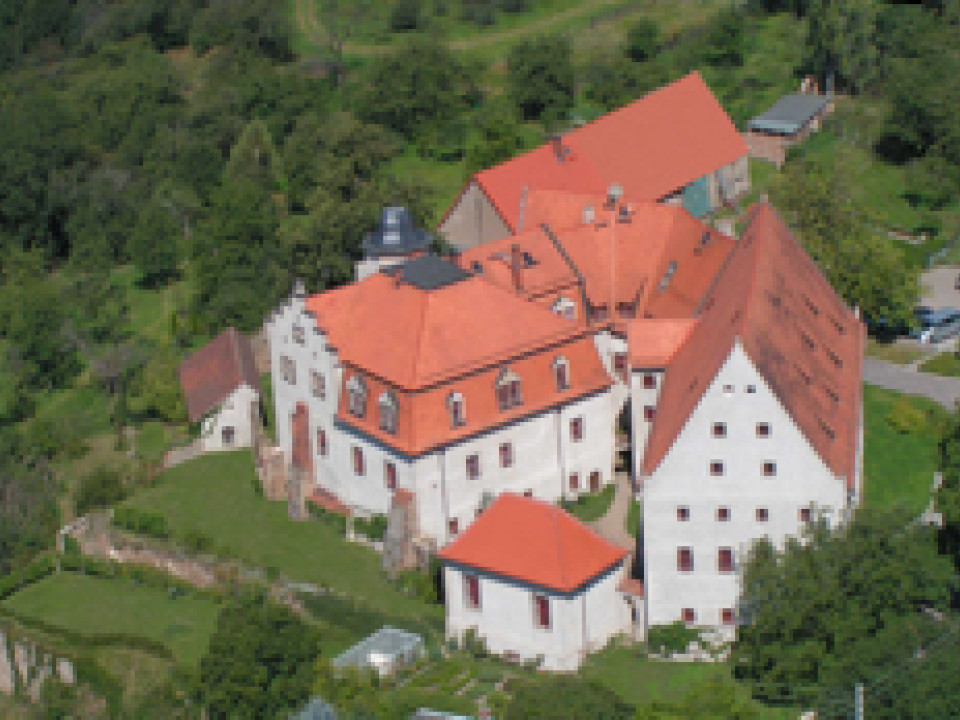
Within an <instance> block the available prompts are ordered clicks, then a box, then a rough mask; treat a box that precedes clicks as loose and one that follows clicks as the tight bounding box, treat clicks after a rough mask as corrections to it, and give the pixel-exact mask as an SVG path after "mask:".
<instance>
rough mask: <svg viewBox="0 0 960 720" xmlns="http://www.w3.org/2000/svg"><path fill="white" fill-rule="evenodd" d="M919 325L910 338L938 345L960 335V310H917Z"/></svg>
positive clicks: (916, 315)
mask: <svg viewBox="0 0 960 720" xmlns="http://www.w3.org/2000/svg"><path fill="white" fill-rule="evenodd" d="M914 316H915V317H916V319H917V325H916V326H915V327H914V328H913V330H912V331H911V332H910V337H912V338H914V339H915V340H917V341H919V342H921V343H924V344H926V343H929V344H936V343H939V342H943V341H944V340H949V339H950V338H952V337H954V336H955V335H957V334H958V333H960V310H958V309H957V308H940V309H939V310H931V309H930V308H917V310H916V312H915V314H914Z"/></svg>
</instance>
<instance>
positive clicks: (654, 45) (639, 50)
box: [626, 18, 660, 62]
mask: <svg viewBox="0 0 960 720" xmlns="http://www.w3.org/2000/svg"><path fill="white" fill-rule="evenodd" d="M659 49H660V28H659V27H657V24H656V23H655V22H654V21H653V20H650V19H649V18H642V19H640V20H638V21H637V22H635V23H634V24H633V25H631V26H630V29H629V30H627V47H626V53H627V57H628V58H630V59H631V60H634V61H636V62H644V61H646V60H650V59H651V58H653V57H654V56H655V55H656V54H657V51H658V50H659Z"/></svg>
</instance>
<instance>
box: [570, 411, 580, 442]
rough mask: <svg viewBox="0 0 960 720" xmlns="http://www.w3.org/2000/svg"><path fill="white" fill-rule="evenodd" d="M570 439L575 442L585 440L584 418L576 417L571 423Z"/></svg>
mask: <svg viewBox="0 0 960 720" xmlns="http://www.w3.org/2000/svg"><path fill="white" fill-rule="evenodd" d="M570 439H571V440H573V442H580V441H581V440H583V418H582V417H575V418H573V420H571V421H570Z"/></svg>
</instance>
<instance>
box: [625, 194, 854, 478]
mask: <svg viewBox="0 0 960 720" xmlns="http://www.w3.org/2000/svg"><path fill="white" fill-rule="evenodd" d="M736 342H739V343H740V344H741V345H742V347H743V349H744V351H745V352H746V354H747V356H748V357H749V358H750V360H751V361H752V362H753V363H754V365H755V366H756V368H757V370H758V371H759V373H760V374H761V376H762V377H763V378H764V380H765V381H766V382H767V384H768V385H769V386H770V388H771V389H772V391H773V393H774V394H775V395H776V397H777V398H778V399H779V401H780V403H781V404H782V405H783V407H784V409H785V410H786V412H787V413H788V414H789V415H790V417H791V418H792V419H793V421H794V422H795V423H796V424H797V427H798V428H799V429H800V431H801V432H802V433H803V434H804V436H805V437H806V438H807V441H808V442H809V443H810V445H811V446H812V447H813V449H814V450H815V451H816V452H817V454H818V455H819V456H820V457H821V458H822V459H823V461H824V463H825V464H826V465H827V466H828V467H829V468H830V470H831V471H832V472H833V473H834V474H835V475H837V476H843V477H845V478H846V479H847V482H848V484H852V483H853V482H855V477H854V474H855V467H856V452H857V434H858V426H859V420H860V418H859V413H860V393H861V386H860V382H861V375H862V364H863V343H864V326H863V324H862V323H861V322H860V321H859V320H858V319H857V318H856V317H855V315H854V314H853V312H851V311H850V309H849V308H848V307H846V306H845V305H844V304H843V301H842V300H841V299H840V298H839V297H838V296H837V294H836V293H835V292H834V290H833V288H832V287H831V286H830V284H829V283H828V282H827V281H826V279H825V278H824V277H823V276H822V275H821V274H820V271H819V270H818V269H817V267H816V265H815V264H814V262H813V260H811V259H810V256H809V255H807V253H806V252H805V251H804V250H803V248H802V247H801V246H800V245H799V243H798V242H797V240H796V239H795V238H794V237H793V236H792V235H791V233H790V230H789V229H788V228H787V226H786V225H785V224H784V223H783V221H782V220H781V219H780V218H779V217H778V216H777V214H776V212H775V211H774V209H773V208H772V207H771V206H770V205H769V204H767V203H760V204H759V205H756V206H754V207H753V208H752V209H751V211H750V214H749V222H748V225H747V228H746V230H745V231H744V233H743V236H742V237H741V239H740V241H739V243H738V244H737V247H736V248H735V249H734V251H733V253H732V254H731V256H730V260H729V262H728V263H727V264H726V265H725V267H724V270H723V271H722V272H721V274H720V275H719V276H718V277H717V281H716V284H715V286H714V288H713V290H712V292H711V293H710V295H709V296H708V297H707V299H706V301H705V303H704V308H703V312H702V314H701V315H700V317H699V320H698V322H697V325H696V327H694V328H693V330H692V331H691V333H690V336H689V337H688V339H687V341H686V343H685V344H684V345H683V346H682V347H681V348H680V350H679V351H678V352H677V354H676V356H675V357H674V359H673V361H672V363H671V365H670V367H669V369H668V370H667V373H666V376H665V378H664V386H663V390H662V393H661V395H660V400H659V403H658V408H659V409H658V412H657V416H656V419H655V420H654V423H653V428H652V430H651V433H650V439H649V441H648V443H647V451H646V455H645V457H644V470H645V472H646V473H647V474H650V473H652V472H653V471H654V470H655V469H656V468H657V466H658V465H659V464H660V462H661V460H663V458H664V457H665V456H666V454H667V453H668V452H669V450H670V448H671V447H672V445H673V443H674V441H675V440H676V438H677V436H678V435H679V434H680V432H681V430H682V429H683V426H684V425H685V424H686V422H687V419H688V418H689V417H690V415H691V414H692V413H693V411H694V409H695V408H696V406H697V405H698V404H699V402H700V398H701V397H702V396H703V393H704V392H705V391H706V389H707V387H708V386H709V385H710V383H711V381H712V380H713V378H714V377H715V376H716V374H717V372H718V371H719V370H720V368H721V367H722V365H723V363H724V362H725V360H726V359H727V357H728V356H729V355H730V351H731V350H732V348H733V347H734V344H735V343H736Z"/></svg>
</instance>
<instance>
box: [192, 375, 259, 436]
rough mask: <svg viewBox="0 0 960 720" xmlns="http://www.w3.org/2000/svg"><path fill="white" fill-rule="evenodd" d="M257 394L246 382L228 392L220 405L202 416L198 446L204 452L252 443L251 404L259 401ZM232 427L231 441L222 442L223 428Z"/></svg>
mask: <svg viewBox="0 0 960 720" xmlns="http://www.w3.org/2000/svg"><path fill="white" fill-rule="evenodd" d="M259 398H260V396H259V394H258V393H257V391H256V390H254V389H253V388H251V387H250V386H249V385H247V384H243V385H241V386H240V387H238V388H237V389H236V390H234V391H233V392H232V393H230V396H229V397H228V398H227V399H226V400H224V401H223V403H222V404H221V405H220V407H219V408H218V409H217V410H216V411H215V412H213V413H211V414H210V415H208V416H207V417H206V418H204V420H203V423H202V425H201V430H200V446H201V448H202V449H203V451H204V452H216V451H219V450H236V449H237V448H242V447H250V446H251V445H253V422H252V418H251V406H252V405H255V404H256V403H257V402H258V401H259ZM225 427H233V443H232V444H229V445H227V444H225V443H224V442H223V429H224V428H225Z"/></svg>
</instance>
